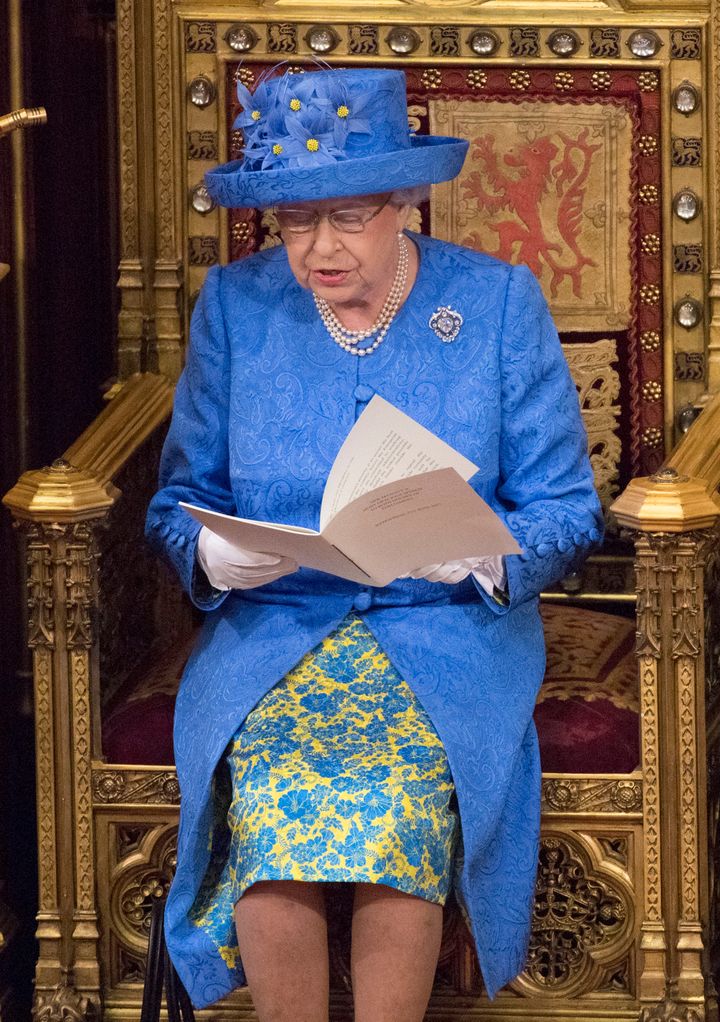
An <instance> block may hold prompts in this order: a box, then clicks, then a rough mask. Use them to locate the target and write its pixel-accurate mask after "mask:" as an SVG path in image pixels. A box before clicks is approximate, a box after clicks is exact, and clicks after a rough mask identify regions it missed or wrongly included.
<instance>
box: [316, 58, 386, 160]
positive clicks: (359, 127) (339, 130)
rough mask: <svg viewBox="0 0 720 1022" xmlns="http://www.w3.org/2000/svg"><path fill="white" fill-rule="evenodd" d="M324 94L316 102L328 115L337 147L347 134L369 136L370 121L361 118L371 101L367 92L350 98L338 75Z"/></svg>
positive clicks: (330, 82) (329, 83)
mask: <svg viewBox="0 0 720 1022" xmlns="http://www.w3.org/2000/svg"><path fill="white" fill-rule="evenodd" d="M325 92H326V94H325V95H324V96H318V97H317V100H316V102H317V104H318V106H320V107H321V108H322V109H324V110H325V111H326V112H327V113H328V115H329V117H330V120H331V123H332V125H333V132H334V134H335V138H336V141H337V144H338V145H343V144H344V142H345V139H346V137H347V135H349V134H354V135H369V134H370V121H369V120H368V119H367V117H363V116H362V114H363V111H364V110H365V108H366V107H367V105H368V103H369V102H370V99H371V95H372V94H371V93H370V91H369V90H362V91H356V92H355V94H354V95H353V96H352V97H351V96H350V94H349V92H348V89H347V87H346V85H345V84H344V82H343V81H342V80H341V77H340V75H338V77H337V79H334V80H332V79H331V80H330V81H328V82H327V85H326V90H325Z"/></svg>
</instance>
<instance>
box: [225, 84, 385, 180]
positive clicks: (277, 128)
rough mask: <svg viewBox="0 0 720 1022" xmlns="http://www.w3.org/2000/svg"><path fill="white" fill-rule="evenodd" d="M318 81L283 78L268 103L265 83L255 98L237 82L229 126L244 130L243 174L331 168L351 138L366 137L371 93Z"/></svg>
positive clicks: (368, 128) (368, 132) (255, 93)
mask: <svg viewBox="0 0 720 1022" xmlns="http://www.w3.org/2000/svg"><path fill="white" fill-rule="evenodd" d="M338 77H339V76H338ZM317 82H318V76H317V75H307V76H304V75H285V76H284V81H283V82H281V84H280V86H279V87H278V88H276V89H274V90H273V94H272V98H271V99H269V98H268V90H267V88H266V81H265V80H261V81H260V83H259V84H258V86H257V88H256V90H255V92H254V93H251V92H250V90H249V89H247V88H246V87H245V86H244V85H243V84H242V82H240V81H238V82H237V97H238V100H239V102H240V104H241V106H242V110H241V111H240V113H239V114H238V116H237V118H236V119H235V123H234V125H233V127H234V128H241V129H242V131H243V135H244V138H245V147H244V152H243V156H244V159H245V161H246V164H247V165H248V169H253V170H272V169H273V168H281V167H314V166H322V165H323V164H328V163H336V162H338V161H339V160H344V159H347V158H348V154H347V153H346V152H345V146H346V144H347V141H348V138H349V137H350V136H358V135H370V134H371V128H370V121H369V119H368V118H367V117H366V116H363V112H364V110H365V107H366V106H367V104H368V102H369V100H370V98H371V94H370V92H368V91H366V90H355V91H353V93H352V94H351V93H350V91H349V90H348V89H347V87H346V86H345V85H344V84H343V83H342V82H341V81H335V80H333V79H332V78H331V79H330V80H328V78H327V76H325V77H324V79H321V80H320V85H318V84H317Z"/></svg>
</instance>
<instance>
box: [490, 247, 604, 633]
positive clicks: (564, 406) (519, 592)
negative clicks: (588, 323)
mask: <svg viewBox="0 0 720 1022" xmlns="http://www.w3.org/2000/svg"><path fill="white" fill-rule="evenodd" d="M501 379H502V384H501V385H502V394H501V433H500V481H499V486H498V490H497V498H498V502H499V507H500V511H499V514H500V517H501V518H502V519H503V521H504V522H505V524H506V525H507V527H508V529H509V530H510V532H512V534H513V535H514V536H515V538H516V540H517V541H518V544H519V545H520V546H521V547H522V550H523V552H522V553H521V554H513V555H508V556H507V557H506V558H505V566H506V570H507V595H508V597H509V599H508V600H507V602H506V603H504V604H503V603H502V602H499V601H497V600H495V599H493V598H492V597H489V596H488V595H487V593H485V592H484V590H482V588H481V587H479V586H478V590H479V592H480V594H481V596H482V597H483V599H485V601H486V602H487V603H488V604H489V605H490V606H491V607H492V608H493V609H494V610H495V611H496V613H498V614H502V613H506V612H507V611H508V610H509V609H512V607H513V606H516V605H517V604H519V603H522V602H524V601H525V600H528V599H532V598H533V597H535V596H537V595H538V594H539V593H540V592H541V591H542V590H543V589H545V588H547V587H548V586H550V585H552V584H553V583H554V582H557V581H558V580H559V579H561V578H563V577H564V576H565V575H567V574H568V573H569V572H570V571H571V570H573V568H574V567H575V566H576V565H578V564H579V563H580V562H581V561H582V560H583V559H584V558H585V557H586V556H587V554H588V552H589V551H590V550H591V549H592V548H593V547H594V546H596V545H597V544H598V543H599V542H600V540H601V539H602V530H603V520H602V511H601V508H600V502H599V500H598V497H597V493H596V492H595V486H594V481H593V473H592V468H591V466H590V459H589V457H588V443H587V434H586V432H585V426H584V424H583V421H582V416H581V414H580V407H579V402H578V395H577V390H576V388H575V384H574V383H573V380H572V377H571V376H570V371H569V369H568V365H567V362H566V361H565V356H564V355H563V352H562V348H561V346H560V340H559V338H558V335H557V331H556V329H555V325H554V323H553V321H552V317H551V315H550V310H549V309H548V307H547V303H546V301H545V298H544V297H543V293H542V291H541V289H540V285H539V284H538V282H537V280H536V279H535V277H534V276H533V274H532V273H531V271H530V270H529V269H528V268H527V267H526V266H516V267H514V268H513V270H512V271H511V273H510V275H509V282H508V289H507V294H506V298H505V311H504V315H503V328H502V335H501Z"/></svg>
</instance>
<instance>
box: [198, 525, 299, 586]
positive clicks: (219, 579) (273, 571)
mask: <svg viewBox="0 0 720 1022" xmlns="http://www.w3.org/2000/svg"><path fill="white" fill-rule="evenodd" d="M197 559H198V563H199V564H200V567H201V568H202V570H203V571H204V572H205V574H206V575H207V578H208V582H209V583H210V585H211V586H213V587H214V588H215V589H222V590H225V589H255V588H257V586H264V585H267V583H268V582H274V581H275V579H277V578H282V576H283V575H290V574H292V572H293V571H297V568H298V566H297V564H296V563H295V561H293V560H291V559H290V558H289V557H281V556H280V555H279V554H258V553H255V551H254V550H246V549H245V548H244V547H241V546H236V545H235V544H234V543H228V541H227V540H226V539H223V538H222V536H218V535H217V533H215V532H211V531H210V529H207V528H206V527H205V526H204V525H203V527H202V529H200V534H199V536H198V545H197Z"/></svg>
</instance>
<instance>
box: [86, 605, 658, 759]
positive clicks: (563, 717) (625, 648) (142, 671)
mask: <svg viewBox="0 0 720 1022" xmlns="http://www.w3.org/2000/svg"><path fill="white" fill-rule="evenodd" d="M542 615H543V620H544V623H545V635H546V640H547V647H548V661H547V671H546V676H545V682H544V684H543V687H542V690H541V692H540V698H539V701H538V706H537V709H536V711H535V720H536V723H537V727H538V733H539V736H540V751H541V755H542V765H543V770H545V771H546V772H551V771H552V772H555V771H557V772H561V773H629V772H630V771H632V770H634V769H636V767H637V766H638V764H639V756H640V752H639V744H640V743H639V724H638V713H639V706H638V685H637V667H636V660H635V656H634V641H635V624H634V622H633V621H630V620H628V619H627V618H624V617H619V616H617V615H615V614H605V613H600V612H598V611H594V610H586V609H581V608H576V607H569V606H567V605H565V604H560V605H558V604H544V605H543V607H542ZM194 640H195V634H194V633H191V634H190V635H188V637H187V640H186V641H185V642H184V643H178V644H177V645H175V646H173V647H172V648H170V649H168V650H166V651H165V652H163V653H162V654H161V655H159V656H154V657H151V658H149V661H146V662H145V663H143V664H141V665H140V667H139V668H138V669H137V670H136V671H134V672H133V674H132V675H131V677H130V678H128V680H127V682H126V683H125V685H124V686H123V689H122V691H121V692H120V693H119V694H118V695H117V696H116V697H115V699H114V700H113V706H112V707H110V708H109V710H108V711H107V712H106V713H105V715H104V721H103V751H104V753H105V757H106V759H107V760H108V761H109V762H111V763H128V764H130V763H144V764H147V765H156V766H165V765H169V764H172V763H173V750H172V717H173V707H174V704H175V693H176V692H177V687H178V682H179V680H180V675H181V674H182V670H183V667H184V666H185V662H186V660H187V658H188V656H189V655H190V650H191V649H192V646H193V642H194Z"/></svg>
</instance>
